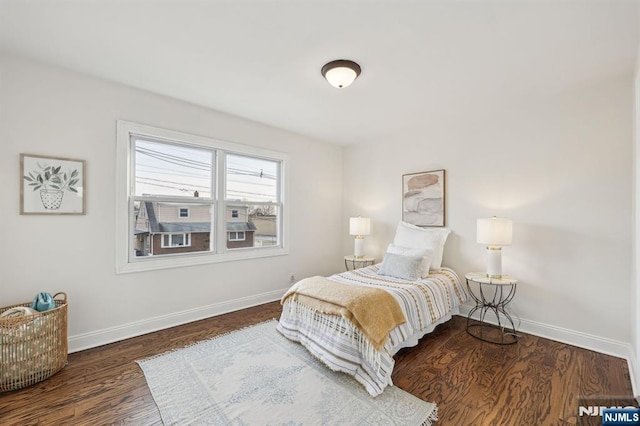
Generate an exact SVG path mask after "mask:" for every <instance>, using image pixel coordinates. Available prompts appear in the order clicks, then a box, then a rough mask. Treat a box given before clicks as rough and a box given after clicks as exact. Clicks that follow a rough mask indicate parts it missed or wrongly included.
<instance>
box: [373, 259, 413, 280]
mask: <svg viewBox="0 0 640 426" xmlns="http://www.w3.org/2000/svg"><path fill="white" fill-rule="evenodd" d="M378 274H379V275H386V276H388V277H394V278H400V279H403V280H407V281H415V280H417V279H419V278H420V276H421V275H422V257H421V256H402V255H399V254H394V253H385V255H384V258H383V259H382V264H381V265H380V269H379V270H378Z"/></svg>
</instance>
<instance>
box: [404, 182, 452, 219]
mask: <svg viewBox="0 0 640 426" xmlns="http://www.w3.org/2000/svg"><path fill="white" fill-rule="evenodd" d="M444 194H445V192H444V170H433V171H430V172H420V173H412V174H407V175H402V220H403V221H404V222H407V223H410V224H412V225H416V226H444Z"/></svg>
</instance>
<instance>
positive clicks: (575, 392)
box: [0, 302, 632, 426]
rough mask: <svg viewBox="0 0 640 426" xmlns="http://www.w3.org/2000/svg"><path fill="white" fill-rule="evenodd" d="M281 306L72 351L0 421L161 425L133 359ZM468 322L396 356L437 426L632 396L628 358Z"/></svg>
mask: <svg viewBox="0 0 640 426" xmlns="http://www.w3.org/2000/svg"><path fill="white" fill-rule="evenodd" d="M279 313H280V305H279V303H277V302H274V303H269V304H266V305H261V306H257V307H254V308H250V309H245V310H242V311H238V312H234V313H230V314H226V315H221V316H218V317H215V318H210V319H207V320H203V321H198V322H194V323H191V324H187V325H183V326H180V327H174V328H171V329H168V330H163V331H159V332H155V333H151V334H148V335H145V336H141V337H137V338H133V339H129V340H125V341H122V342H118V343H113V344H110V345H106V346H102V347H99V348H94V349H90V350H86V351H83V352H78V353H74V354H71V355H69V365H68V366H67V367H65V368H64V369H63V370H62V371H60V372H59V373H57V374H56V375H54V376H53V377H51V378H49V379H48V380H46V381H44V382H42V383H39V384H36V385H34V386H31V387H29V388H25V389H21V390H18V391H13V392H6V393H2V394H0V424H1V425H3V426H4V425H36V424H37V425H66V424H69V425H107V424H132V425H157V424H161V420H160V414H159V412H158V409H157V408H156V405H155V403H154V401H153V398H152V397H151V394H150V393H149V389H148V387H147V384H146V381H145V378H144V375H143V374H142V371H141V370H140V368H139V367H138V365H137V364H136V363H135V361H136V360H139V359H143V358H146V357H149V356H152V355H156V354H159V353H162V352H165V351H168V350H171V349H177V348H180V347H183V346H186V345H188V344H190V343H193V342H196V341H199V340H204V339H208V338H211V337H213V336H216V335H219V334H222V333H227V332H230V331H234V330H237V329H239V328H242V327H245V326H248V325H252V324H255V323H258V322H261V321H265V320H268V319H271V318H277V317H278V316H279ZM465 325H466V319H465V318H462V317H454V318H453V319H452V320H451V321H449V322H447V323H445V324H443V325H440V326H439V327H438V328H437V329H436V330H435V331H434V332H433V333H431V334H430V335H427V336H426V337H425V338H423V339H422V340H421V341H420V344H419V345H418V346H416V347H414V348H407V349H403V350H401V351H400V352H399V353H398V354H397V355H396V368H395V371H394V374H393V380H394V384H395V385H396V386H398V387H400V388H402V389H404V390H406V391H407V392H410V393H412V394H413V395H416V396H417V397H419V398H421V399H423V400H425V401H431V402H435V403H437V404H438V412H439V420H438V422H437V424H438V425H454V426H460V425H514V426H519V425H568V424H580V423H579V420H580V418H578V406H579V404H580V403H579V400H578V398H579V397H613V396H616V397H625V398H626V397H631V395H632V390H631V382H630V379H629V374H628V369H627V363H626V361H625V360H623V359H620V358H615V357H611V356H607V355H602V354H599V353H595V352H591V351H588V350H584V349H579V348H576V347H573V346H568V345H564V344H561V343H557V342H554V341H551V340H546V339H542V338H538V337H535V336H531V335H522V336H521V337H520V341H519V342H518V343H517V344H515V345H511V346H498V345H493V344H490V343H485V342H482V341H480V340H477V339H474V338H473V337H471V336H469V335H468V334H467V333H466V332H465ZM596 424H599V423H596Z"/></svg>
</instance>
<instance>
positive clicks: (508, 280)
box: [465, 272, 518, 345]
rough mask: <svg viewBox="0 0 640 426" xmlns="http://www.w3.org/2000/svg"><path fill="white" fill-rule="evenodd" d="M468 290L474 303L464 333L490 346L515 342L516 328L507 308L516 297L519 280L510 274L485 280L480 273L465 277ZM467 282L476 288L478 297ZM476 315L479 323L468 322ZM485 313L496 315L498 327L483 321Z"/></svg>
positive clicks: (484, 275)
mask: <svg viewBox="0 0 640 426" xmlns="http://www.w3.org/2000/svg"><path fill="white" fill-rule="evenodd" d="M465 278H466V279H467V289H468V290H469V294H470V295H471V297H472V298H473V300H474V301H475V302H476V306H475V307H474V308H473V309H471V311H470V312H469V316H467V333H469V334H470V335H471V336H473V337H475V338H477V339H480V340H483V341H485V342H489V343H495V344H498V345H512V344H514V343H516V342H517V341H518V335H517V333H516V327H515V325H514V324H513V319H512V318H511V315H510V314H509V313H508V312H507V310H506V306H507V305H508V304H509V302H511V300H512V299H513V297H514V296H515V294H516V285H517V283H518V280H517V279H515V278H514V277H511V276H509V275H502V276H501V277H500V278H492V277H488V276H487V274H485V273H482V272H469V273H467V274H465ZM470 283H476V284H477V285H478V294H476V293H474V292H473V290H472V289H471V285H470ZM476 312H478V313H479V316H480V321H479V322H471V320H472V318H471V317H472V316H473V314H475V313H476ZM487 313H492V314H493V315H495V318H496V321H497V323H498V324H497V326H496V325H493V324H489V323H487V322H486V315H487Z"/></svg>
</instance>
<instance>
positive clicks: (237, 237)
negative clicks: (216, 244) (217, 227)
mask: <svg viewBox="0 0 640 426" xmlns="http://www.w3.org/2000/svg"><path fill="white" fill-rule="evenodd" d="M233 234H236V236H235V238H231V236H232V235H233ZM240 234H242V238H240ZM246 239H247V234H246V232H245V231H229V241H245V240H246Z"/></svg>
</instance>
